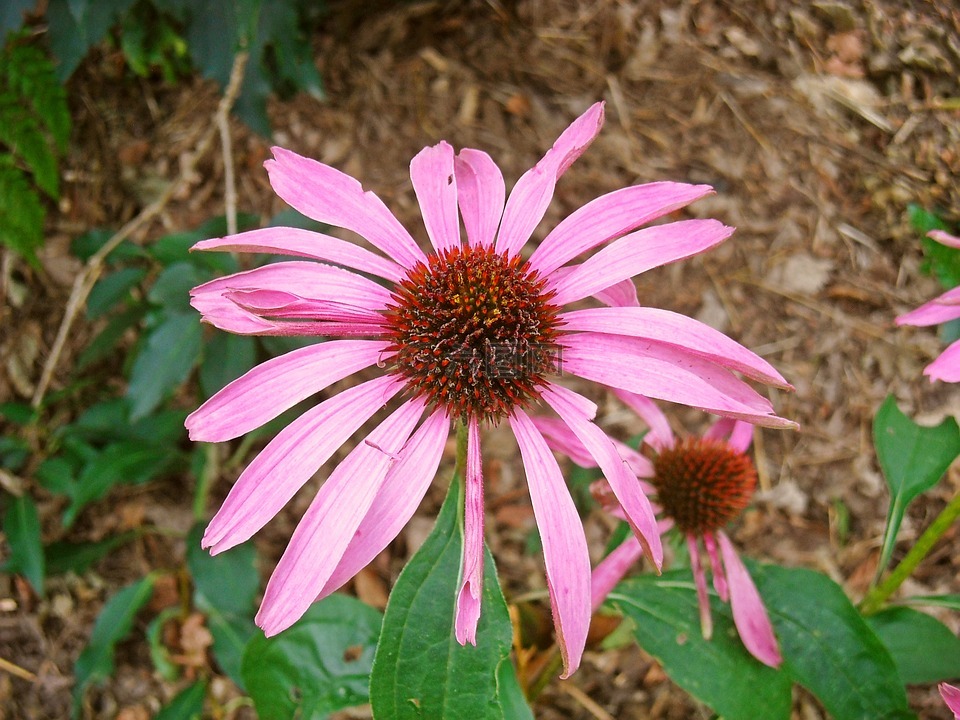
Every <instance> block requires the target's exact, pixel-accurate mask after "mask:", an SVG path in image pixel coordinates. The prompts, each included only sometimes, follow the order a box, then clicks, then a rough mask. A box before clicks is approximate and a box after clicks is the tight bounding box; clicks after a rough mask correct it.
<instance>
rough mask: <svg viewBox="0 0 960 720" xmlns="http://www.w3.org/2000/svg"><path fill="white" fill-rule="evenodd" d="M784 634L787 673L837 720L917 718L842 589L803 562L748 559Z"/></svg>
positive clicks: (878, 645) (882, 649)
mask: <svg viewBox="0 0 960 720" xmlns="http://www.w3.org/2000/svg"><path fill="white" fill-rule="evenodd" d="M750 574H751V575H752V576H753V578H754V580H755V581H756V584H757V589H758V590H759V591H760V594H761V595H762V596H763V599H764V602H765V604H766V606H767V611H768V612H769V613H770V620H771V621H772V622H773V627H774V630H775V631H776V633H777V637H778V638H779V640H780V649H781V652H782V653H783V657H784V664H783V668H782V670H783V672H784V673H786V674H787V675H789V676H790V677H792V678H793V679H794V680H795V681H796V682H798V683H800V684H801V685H803V686H804V687H806V688H807V689H808V690H810V692H812V693H813V694H814V695H816V696H817V698H819V700H820V702H822V703H823V706H824V707H825V708H826V709H827V711H828V712H829V713H830V715H831V716H832V717H833V718H834V720H894V719H896V720H901V719H906V718H912V717H914V716H913V714H912V713H911V712H910V711H909V709H908V707H907V696H906V693H905V692H904V689H903V685H902V684H901V682H900V676H899V674H898V672H897V667H896V665H894V662H893V659H892V658H891V656H890V653H889V652H888V651H887V649H886V647H884V645H883V643H882V642H880V640H879V638H877V636H876V634H875V633H874V632H873V631H872V630H871V629H870V627H869V626H868V625H867V623H866V621H864V619H863V618H862V617H861V616H860V614H859V613H858V612H857V610H856V608H855V607H854V606H853V605H852V604H851V603H850V600H849V599H848V598H847V596H846V595H845V594H844V592H843V590H842V588H841V587H840V586H839V585H837V584H836V583H835V582H833V581H832V580H831V579H830V578H828V577H827V576H826V575H822V574H821V573H817V572H814V571H812V570H806V569H801V568H783V567H778V566H776V565H756V564H753V563H750Z"/></svg>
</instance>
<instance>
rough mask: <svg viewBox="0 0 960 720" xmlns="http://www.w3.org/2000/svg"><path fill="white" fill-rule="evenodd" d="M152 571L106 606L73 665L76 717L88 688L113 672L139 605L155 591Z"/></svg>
mask: <svg viewBox="0 0 960 720" xmlns="http://www.w3.org/2000/svg"><path fill="white" fill-rule="evenodd" d="M154 579H155V576H154V575H153V573H151V574H150V575H147V577H145V578H143V579H142V580H140V581H138V582H136V583H133V584H132V585H128V586H126V587H125V588H123V589H122V590H120V591H119V592H118V593H117V594H116V595H114V596H113V597H112V598H110V600H109V601H107V603H106V604H105V605H104V606H103V610H101V611H100V615H99V616H98V617H97V621H96V624H95V625H94V626H93V633H92V634H91V635H90V642H89V643H88V644H87V647H85V648H84V650H83V652H81V653H80V657H78V658H77V662H76V664H75V665H74V667H73V675H74V679H75V685H74V688H73V712H72V716H73V717H78V716H79V714H80V707H81V704H82V702H83V695H84V693H85V692H86V690H87V688H88V687H89V686H90V685H91V684H93V683H97V682H100V681H102V680H105V679H106V678H108V677H110V675H111V673H113V667H114V666H113V655H114V650H115V649H116V645H117V643H118V642H120V641H121V640H123V639H124V638H125V637H126V636H127V635H128V634H129V632H130V629H131V628H132V627H133V621H134V618H135V617H136V615H137V613H138V612H139V611H140V609H141V608H142V607H143V606H144V605H146V604H147V601H148V600H149V599H150V596H151V594H152V593H153V583H154Z"/></svg>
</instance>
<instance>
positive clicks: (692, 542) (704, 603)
mask: <svg viewBox="0 0 960 720" xmlns="http://www.w3.org/2000/svg"><path fill="white" fill-rule="evenodd" d="M687 550H689V551H690V569H691V570H693V583H694V585H696V587H697V606H698V607H699V608H700V632H701V633H702V634H703V639H704V640H709V639H710V638H711V637H713V615H712V614H711V612H710V596H709V595H708V594H707V576H706V573H704V571H703V561H702V560H701V558H700V548H699V547H698V546H697V538H696V537H695V536H693V535H687Z"/></svg>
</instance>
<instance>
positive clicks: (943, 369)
mask: <svg viewBox="0 0 960 720" xmlns="http://www.w3.org/2000/svg"><path fill="white" fill-rule="evenodd" d="M923 374H924V375H927V376H928V377H929V378H930V380H931V381H933V380H943V381H944V382H951V383H952V382H960V340H957V341H955V342H953V343H951V344H950V345H948V346H947V349H946V350H944V351H943V352H942V353H940V356H939V357H938V358H937V359H936V360H934V361H933V362H932V363H930V364H929V365H927V367H926V368H924V371H923Z"/></svg>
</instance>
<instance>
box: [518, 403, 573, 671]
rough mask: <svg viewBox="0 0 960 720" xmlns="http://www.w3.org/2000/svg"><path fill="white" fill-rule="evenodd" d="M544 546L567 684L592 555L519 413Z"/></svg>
mask: <svg viewBox="0 0 960 720" xmlns="http://www.w3.org/2000/svg"><path fill="white" fill-rule="evenodd" d="M510 426H511V427H512V428H513V432H514V435H516V438H517V444H518V445H519V446H520V457H521V460H522V462H523V468H524V471H525V472H526V474H527V486H528V487H529V489H530V501H531V503H532V505H533V514H534V517H535V518H536V521H537V528H538V529H539V530H540V538H541V540H542V541H543V559H544V564H545V565H546V570H547V586H548V588H549V590H550V606H551V608H552V609H553V622H554V625H555V627H556V632H557V645H558V646H559V647H560V655H561V656H562V658H563V666H564V673H563V675H561V677H563V678H568V677H570V675H571V673H573V671H574V670H576V669H577V667H579V665H580V657H581V655H582V654H583V648H584V646H585V645H586V642H587V630H589V628H590V555H589V553H588V552H587V541H586V538H585V537H584V534H583V525H582V524H581V521H580V516H579V515H578V514H577V508H576V506H575V505H574V504H573V499H572V498H571V497H570V493H569V491H568V490H567V487H566V484H565V483H564V480H563V475H562V474H561V472H560V467H559V466H558V465H557V461H556V459H554V457H553V455H552V454H551V452H550V448H548V447H547V444H546V442H545V441H544V439H543V436H541V435H540V433H539V432H538V431H537V429H536V427H534V425H533V423H532V422H531V421H530V418H529V417H528V416H527V415H526V414H525V413H524V412H523V411H522V410H520V409H515V410H514V411H513V414H512V415H511V416H510Z"/></svg>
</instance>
